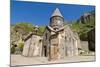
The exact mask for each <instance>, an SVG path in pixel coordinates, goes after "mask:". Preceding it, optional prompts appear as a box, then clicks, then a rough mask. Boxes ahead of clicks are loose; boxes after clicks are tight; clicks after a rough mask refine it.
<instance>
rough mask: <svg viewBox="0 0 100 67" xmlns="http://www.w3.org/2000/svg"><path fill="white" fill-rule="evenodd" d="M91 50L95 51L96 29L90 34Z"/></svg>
mask: <svg viewBox="0 0 100 67" xmlns="http://www.w3.org/2000/svg"><path fill="white" fill-rule="evenodd" d="M88 43H89V45H88V46H89V50H91V51H95V28H94V29H92V30H91V31H89V32H88Z"/></svg>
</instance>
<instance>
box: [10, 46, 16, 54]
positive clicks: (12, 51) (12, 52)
mask: <svg viewBox="0 0 100 67" xmlns="http://www.w3.org/2000/svg"><path fill="white" fill-rule="evenodd" d="M14 53H15V47H14V46H13V47H12V48H11V54H14Z"/></svg>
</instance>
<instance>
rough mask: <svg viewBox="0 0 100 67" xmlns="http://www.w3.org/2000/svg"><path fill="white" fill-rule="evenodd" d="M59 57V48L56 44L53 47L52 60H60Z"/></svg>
mask: <svg viewBox="0 0 100 67" xmlns="http://www.w3.org/2000/svg"><path fill="white" fill-rule="evenodd" d="M58 57H59V48H58V44H54V45H53V46H52V47H51V59H58Z"/></svg>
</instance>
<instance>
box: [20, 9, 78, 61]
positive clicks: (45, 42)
mask: <svg viewBox="0 0 100 67" xmlns="http://www.w3.org/2000/svg"><path fill="white" fill-rule="evenodd" d="M64 23H65V22H64V17H63V16H62V14H61V12H60V10H59V9H58V8H56V10H55V11H54V13H53V14H52V15H51V17H50V23H49V25H48V26H46V29H45V31H44V34H43V36H42V37H41V36H38V35H36V33H35V34H34V33H30V34H29V35H28V36H27V37H26V38H25V45H24V48H23V53H22V55H23V56H27V57H34V56H40V57H47V58H48V60H53V59H61V58H64V57H67V56H76V55H78V54H79V52H78V48H80V39H79V37H78V35H77V33H75V32H73V31H72V30H71V29H70V27H69V26H68V25H64Z"/></svg>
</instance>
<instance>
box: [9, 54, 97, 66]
mask: <svg viewBox="0 0 100 67" xmlns="http://www.w3.org/2000/svg"><path fill="white" fill-rule="evenodd" d="M83 61H95V56H75V57H66V58H64V59H59V60H56V61H48V60H47V58H45V57H24V56H21V55H11V66H16V65H34V64H49V63H67V62H68V63H69V62H83Z"/></svg>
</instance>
